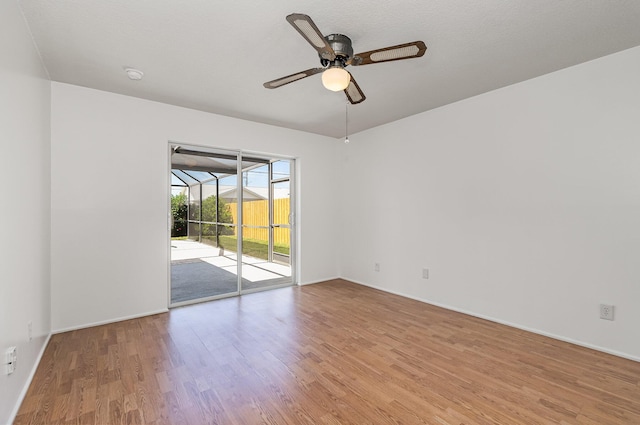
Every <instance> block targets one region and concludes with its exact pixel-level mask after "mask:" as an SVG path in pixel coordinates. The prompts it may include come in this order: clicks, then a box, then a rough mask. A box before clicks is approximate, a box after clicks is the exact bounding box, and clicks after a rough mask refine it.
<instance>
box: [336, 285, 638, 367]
mask: <svg viewBox="0 0 640 425" xmlns="http://www.w3.org/2000/svg"><path fill="white" fill-rule="evenodd" d="M341 279H343V280H346V281H348V282H353V283H355V284H358V285H362V286H367V287H369V288H373V289H377V290H379V291H382V292H387V293H389V294H393V295H398V296H400V297H404V298H409V299H412V300H415V301H420V302H423V303H425V304H429V305H433V306H436V307H440V308H444V309H446V310H451V311H455V312H456V313H462V314H466V315H467V316H472V317H477V318H478V319H483V320H488V321H490V322H494V323H499V324H501V325H506V326H509V327H512V328H516V329H520V330H523V331H527V332H531V333H534V334H536V335H542V336H546V337H548V338H552V339H556V340H558V341H562V342H568V343H569V344H573V345H577V346H580V347H584V348H589V349H591V350H596V351H600V352H602V353H607V354H611V355H613V356H616V357H621V358H623V359H627V360H633V361H636V362H640V357H637V356H632V355H630V354H627V353H623V352H620V351H616V350H611V349H609V348H605V347H600V346H598V345H593V344H589V343H586V342H582V341H577V340H574V339H571V338H567V337H564V336H561V335H556V334H552V333H549V332H545V331H542V330H540V329H535V328H529V327H527V326H522V325H519V324H517V323H512V322H508V321H505V320H501V319H497V318H495V317H491V316H485V315H483V314H478V313H474V312H472V311H468V310H464V309H460V308H456V307H452V306H450V305H446V304H441V303H438V302H434V301H431V300H427V299H423V298H419V297H416V296H413V295H409V294H405V293H402V292H398V291H391V290H389V289H386V288H381V287H379V286H375V285H371V284H368V283H365V282H360V281H357V280H353V279H347V278H341Z"/></svg>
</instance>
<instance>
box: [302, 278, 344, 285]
mask: <svg viewBox="0 0 640 425" xmlns="http://www.w3.org/2000/svg"><path fill="white" fill-rule="evenodd" d="M336 279H342V278H341V277H338V276H336V277H327V278H324V279H320V280H312V281H310V282H298V285H299V286H305V285H315V284H316V283H322V282H326V281H328V280H336Z"/></svg>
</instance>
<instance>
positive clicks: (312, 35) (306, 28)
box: [287, 13, 336, 61]
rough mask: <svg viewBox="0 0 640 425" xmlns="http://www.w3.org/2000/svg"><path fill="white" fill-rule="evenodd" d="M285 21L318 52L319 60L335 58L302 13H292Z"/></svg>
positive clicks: (333, 53) (323, 39)
mask: <svg viewBox="0 0 640 425" xmlns="http://www.w3.org/2000/svg"><path fill="white" fill-rule="evenodd" d="M287 21H288V22H289V23H290V24H291V25H293V27H294V28H295V29H296V31H298V32H299V33H300V35H302V37H304V39H305V40H307V41H308V42H309V44H311V46H312V47H313V48H314V49H316V50H317V51H318V54H319V55H320V57H321V58H323V59H326V60H328V61H332V60H334V59H335V58H336V52H334V51H333V48H331V46H330V45H329V43H328V42H327V40H325V38H324V36H323V35H322V33H321V32H320V30H319V29H318V27H317V26H316V24H314V23H313V21H312V20H311V18H310V17H309V16H307V15H304V14H302V13H292V14H291V15H289V16H287Z"/></svg>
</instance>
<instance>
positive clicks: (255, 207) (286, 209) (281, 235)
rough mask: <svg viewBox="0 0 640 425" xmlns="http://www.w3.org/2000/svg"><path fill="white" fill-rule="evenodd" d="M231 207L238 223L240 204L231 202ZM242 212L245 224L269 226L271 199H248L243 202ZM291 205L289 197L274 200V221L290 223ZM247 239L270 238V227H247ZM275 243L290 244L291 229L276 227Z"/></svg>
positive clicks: (244, 233)
mask: <svg viewBox="0 0 640 425" xmlns="http://www.w3.org/2000/svg"><path fill="white" fill-rule="evenodd" d="M227 205H229V209H231V215H232V216H233V222H234V223H238V204H237V203H235V202H230V203H229V204H227ZM242 212H243V214H244V223H243V224H244V225H245V226H269V201H267V200H266V199H261V200H258V201H246V202H243V204H242ZM289 213H290V205H289V198H280V199H274V200H273V223H274V224H288V223H289ZM243 235H244V238H245V239H254V240H258V241H265V242H266V241H268V240H269V230H268V229H255V228H251V227H245V228H244V230H243ZM273 243H274V244H276V245H282V246H289V229H288V228H283V227H276V228H275V229H274V230H273Z"/></svg>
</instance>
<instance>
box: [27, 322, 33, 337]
mask: <svg viewBox="0 0 640 425" xmlns="http://www.w3.org/2000/svg"><path fill="white" fill-rule="evenodd" d="M27 334H28V335H29V341H31V340H32V339H33V322H32V321H29V323H27Z"/></svg>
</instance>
